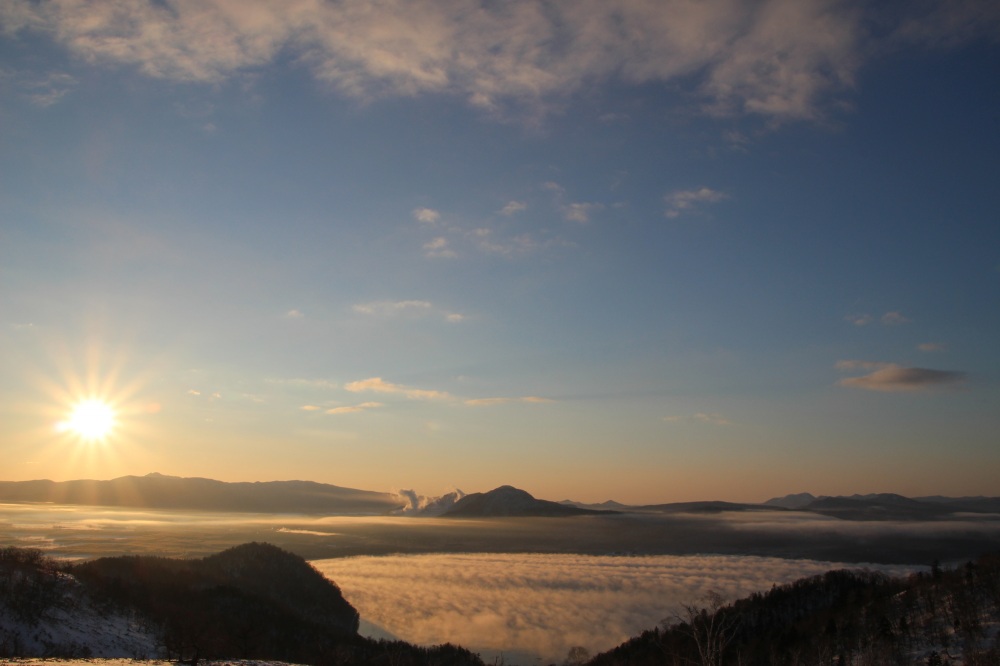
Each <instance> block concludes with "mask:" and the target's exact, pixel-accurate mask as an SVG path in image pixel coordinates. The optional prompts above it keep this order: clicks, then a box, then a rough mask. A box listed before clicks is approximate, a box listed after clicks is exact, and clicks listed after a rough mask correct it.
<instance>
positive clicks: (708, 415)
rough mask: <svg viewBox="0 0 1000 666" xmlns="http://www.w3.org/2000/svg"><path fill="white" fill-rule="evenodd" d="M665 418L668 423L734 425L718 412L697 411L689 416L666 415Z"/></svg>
mask: <svg viewBox="0 0 1000 666" xmlns="http://www.w3.org/2000/svg"><path fill="white" fill-rule="evenodd" d="M663 420H664V421H666V422H667V423H685V422H687V423H705V424H708V425H718V426H726V425H732V421H730V420H729V419H727V418H726V417H724V416H723V415H722V414H719V413H718V412H695V413H694V414H690V415H687V416H680V415H674V416H664V417H663Z"/></svg>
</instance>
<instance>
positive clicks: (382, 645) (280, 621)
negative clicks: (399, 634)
mask: <svg viewBox="0 0 1000 666" xmlns="http://www.w3.org/2000/svg"><path fill="white" fill-rule="evenodd" d="M81 628H83V629H85V630H86V631H87V633H86V634H82V633H81V631H80V629H81ZM136 628H139V629H136ZM357 629H358V613H357V611H355V610H354V608H353V607H352V606H351V605H350V604H349V603H348V602H347V601H346V600H345V599H344V598H343V596H342V595H341V593H340V589H339V588H338V587H337V586H336V585H335V584H333V583H332V582H331V581H329V580H328V579H326V578H325V577H324V576H323V575H322V574H320V573H319V572H318V571H316V569H314V568H313V567H312V566H311V565H310V564H309V563H307V562H306V561H305V560H303V559H301V558H299V557H298V556H296V555H293V554H291V553H288V552H285V551H283V550H281V549H279V548H277V547H275V546H271V545H269V544H261V543H250V544H244V545H242V546H237V547H235V548H231V549H229V550H226V551H223V552H221V553H218V554H216V555H212V556H210V557H206V558H203V559H200V560H173V559H167V558H160V557H113V558H101V559H98V560H94V561H91V562H83V563H78V564H70V565H65V564H63V565H60V564H57V563H55V562H54V561H52V560H49V559H47V558H45V557H43V556H42V555H41V553H40V552H39V551H32V550H24V549H17V548H2V549H0V658H6V657H41V656H60V657H76V658H79V657H102V656H123V655H122V654H121V650H122V649H123V648H124V649H126V650H128V651H129V652H130V654H128V655H127V656H134V657H143V658H151V657H159V658H163V657H166V658H167V659H174V660H178V661H187V662H189V663H192V664H196V663H197V662H198V661H199V660H200V659H227V660H228V659H246V660H273V661H284V662H289V663H299V664H345V665H353V664H358V665H361V664H386V665H388V664H400V665H402V666H431V665H432V664H433V665H439V664H442V665H443V664H455V665H456V666H482V661H481V660H480V659H479V658H478V657H477V656H476V655H474V654H472V653H471V652H469V651H468V650H465V649H463V648H460V647H455V646H451V645H443V646H437V647H431V648H424V647H417V646H413V645H409V644H407V643H404V642H402V641H374V640H371V639H367V638H363V637H361V636H359V635H358V634H357ZM67 637H73V638H72V639H69V638H67ZM144 641H145V643H144ZM150 650H151V651H152V653H150Z"/></svg>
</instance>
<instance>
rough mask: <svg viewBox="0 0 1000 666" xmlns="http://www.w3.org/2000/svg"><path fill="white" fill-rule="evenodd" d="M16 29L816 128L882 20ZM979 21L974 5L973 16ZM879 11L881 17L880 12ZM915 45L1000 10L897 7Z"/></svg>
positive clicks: (18, 18)
mask: <svg viewBox="0 0 1000 666" xmlns="http://www.w3.org/2000/svg"><path fill="white" fill-rule="evenodd" d="M0 7H2V8H0V27H2V28H3V29H4V30H5V31H6V32H17V31H20V30H36V31H40V32H45V33H47V34H49V35H52V36H53V38H54V39H55V40H56V41H57V42H58V43H60V44H61V45H63V46H64V47H65V48H67V49H68V50H69V51H70V52H71V53H73V54H75V55H76V56H77V57H79V58H81V59H83V60H85V61H87V62H90V63H110V64H115V65H121V64H125V65H131V66H134V67H136V68H137V69H138V70H139V71H140V72H142V73H143V74H145V75H146V76H150V77H154V78H163V79H170V80H175V81H185V82H198V83H217V82H220V81H222V80H224V79H227V78H230V77H233V76H235V75H237V74H240V73H243V72H246V71H249V70H252V69H253V68H259V67H262V66H265V65H268V64H270V63H272V62H274V61H275V60H276V59H277V58H278V57H279V55H280V54H282V53H288V54H291V55H292V56H293V57H294V59H295V61H296V62H298V63H302V64H304V65H306V66H308V67H309V68H310V69H311V71H312V73H313V75H314V76H315V77H316V78H317V79H318V80H319V81H322V82H324V83H327V84H329V85H330V86H332V87H334V88H336V89H337V90H339V91H341V92H342V93H343V94H346V95H349V96H351V97H355V98H359V99H365V100H367V99H373V98H377V97H381V96H413V95H418V94H426V93H444V94H451V95H455V96H459V97H461V98H464V99H465V100H467V102H468V103H469V104H471V105H473V106H476V107H479V108H482V109H484V110H487V111H490V112H503V111H504V110H505V108H507V107H509V106H510V105H511V104H514V105H518V106H521V107H525V106H527V107H533V108H535V109H545V108H547V107H551V106H553V105H555V106H558V105H560V104H563V103H565V99H566V98H567V97H568V96H570V95H572V94H574V93H576V92H578V91H580V90H583V89H585V88H588V87H591V86H593V84H594V83H595V82H598V83H600V82H608V81H615V80H617V81H621V82H624V83H626V84H633V85H638V84H648V83H679V84H684V85H688V86H690V88H691V90H690V92H692V93H694V96H695V99H698V100H700V108H701V110H702V111H703V112H705V113H709V114H717V115H718V114H753V115H759V116H763V117H767V118H772V119H813V118H817V117H820V116H822V115H823V109H824V108H826V107H827V106H828V104H829V102H830V98H831V97H834V98H835V97H837V96H840V95H842V94H843V93H845V92H847V91H849V90H850V88H851V86H852V85H853V82H854V78H855V73H856V71H857V70H858V69H859V68H860V66H861V64H862V61H863V57H862V56H863V55H867V54H871V53H875V52H877V49H873V48H871V47H870V45H869V44H868V42H870V41H873V40H875V39H876V38H875V37H873V36H872V35H870V34H868V33H866V26H867V25H868V24H869V23H870V22H871V21H870V20H869V19H870V18H871V17H870V16H867V15H866V14H865V12H863V11H860V10H858V9H857V8H855V7H854V6H853V5H845V4H844V3H840V2H835V1H833V0H810V1H806V0H764V1H762V2H755V3H746V2H742V1H740V0H713V1H711V2H702V3H693V4H692V3H690V2H684V1H681V0H668V1H662V2H653V1H651V0H639V1H637V2H629V1H626V0H601V1H598V0H556V1H554V2H543V1H542V0H525V1H523V2H518V3H516V4H511V3H496V4H494V3H474V4H472V5H470V3H468V2H465V1H464V0H436V1H434V2H430V1H427V0H383V1H381V2H377V3H373V2H369V0H342V1H340V2H322V1H320V0H244V1H243V2H239V3H234V2H231V1H229V0H199V1H194V0H168V1H167V2H157V1H154V0H131V1H129V2H115V3H88V2H84V1H83V0H63V1H61V2H40V3H36V2H30V1H29V0H9V1H8V2H6V3H4V4H3V5H2V6H0ZM970 7H971V8H978V12H972V11H971V10H970ZM871 11H875V10H874V9H873V10H871ZM898 12H900V13H901V14H902V15H901V16H894V17H891V24H892V25H902V26H903V29H905V34H903V30H900V31H899V32H900V33H901V34H903V36H901V37H897V38H893V37H892V36H890V37H889V38H882V37H880V38H879V39H882V40H884V41H886V42H889V43H895V44H897V45H898V46H897V48H902V47H903V46H906V45H912V44H917V45H923V44H934V45H941V44H943V43H945V42H947V43H949V44H955V43H961V42H963V41H967V40H970V39H974V38H976V37H977V36H979V35H982V34H987V32H988V30H990V28H991V26H995V25H996V23H997V16H996V14H997V12H996V11H995V10H993V9H990V8H988V7H986V5H985V3H974V2H954V3H947V6H945V5H940V6H939V7H938V9H936V10H935V11H934V12H930V13H923V14H921V13H920V11H919V8H916V9H909V8H908V6H907V7H904V8H902V9H899V10H898Z"/></svg>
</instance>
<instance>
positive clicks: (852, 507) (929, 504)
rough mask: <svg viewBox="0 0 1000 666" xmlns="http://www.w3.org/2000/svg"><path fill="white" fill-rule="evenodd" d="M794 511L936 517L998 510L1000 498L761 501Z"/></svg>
mask: <svg viewBox="0 0 1000 666" xmlns="http://www.w3.org/2000/svg"><path fill="white" fill-rule="evenodd" d="M764 505H765V506H769V507H782V508H786V509H792V510H796V511H811V512H814V513H819V514H823V515H827V516H834V517H837V518H841V519H843V520H936V519H940V518H947V517H949V516H951V515H952V514H955V513H962V512H965V513H1000V497H943V496H941V495H935V496H932V497H916V498H912V497H904V496H903V495H897V494H895V493H869V494H867V495H858V494H855V495H850V496H843V495H841V496H837V497H830V496H827V495H822V496H820V497H815V496H813V495H812V494H810V493H798V494H795V495H785V496H784V497H775V498H772V499H769V500H767V502H765V503H764Z"/></svg>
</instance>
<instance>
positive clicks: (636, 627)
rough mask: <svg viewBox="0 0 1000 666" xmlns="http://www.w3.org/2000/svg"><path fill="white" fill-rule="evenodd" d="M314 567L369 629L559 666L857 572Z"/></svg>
mask: <svg viewBox="0 0 1000 666" xmlns="http://www.w3.org/2000/svg"><path fill="white" fill-rule="evenodd" d="M313 564H314V565H315V566H316V567H317V568H318V569H319V570H320V571H322V572H323V573H324V574H325V575H326V576H327V577H329V578H331V579H332V580H333V581H335V582H336V583H337V585H339V586H340V587H341V589H342V590H343V592H344V596H345V597H346V598H347V599H348V600H349V601H350V602H351V603H352V604H353V605H354V606H355V607H356V608H357V609H358V611H359V612H360V613H361V617H362V620H363V621H365V620H366V621H368V622H370V623H373V624H375V625H377V626H378V627H381V628H382V629H384V630H386V631H387V632H389V633H391V634H393V635H395V636H398V637H399V638H402V639H404V640H407V641H412V642H416V643H421V644H428V645H431V644H439V643H445V642H451V643H458V644H460V645H463V646H465V647H468V648H470V649H472V650H476V651H479V650H489V651H495V650H501V651H504V652H505V654H506V655H508V657H509V655H510V654H511V653H517V654H522V653H533V654H535V655H540V656H542V657H543V658H544V659H551V660H561V659H562V658H563V657H565V656H566V653H567V651H568V650H569V648H570V647H573V646H577V645H579V646H583V647H585V648H587V649H588V650H589V651H590V652H591V653H596V652H598V651H603V650H607V649H609V648H611V647H614V646H615V645H617V644H619V643H621V642H622V641H624V640H626V639H627V638H629V637H631V636H634V635H636V634H638V633H639V632H641V631H643V630H644V629H650V628H652V627H654V626H655V625H657V624H658V623H659V622H660V621H661V620H663V619H665V618H668V617H671V616H672V615H673V614H675V613H676V612H677V611H678V609H679V608H680V605H681V604H686V603H694V602H698V601H699V600H700V599H701V598H703V597H704V596H705V594H706V593H707V592H709V591H711V590H715V591H718V592H719V593H721V594H722V595H723V596H724V597H725V598H726V599H728V600H733V599H736V598H739V597H742V596H745V595H747V594H749V593H751V592H754V591H758V590H767V589H769V588H770V587H771V585H772V584H774V583H783V582H789V581H792V580H795V579H797V578H801V577H803V576H809V575H813V574H818V573H823V572H825V571H828V570H830V569H837V568H845V567H846V568H857V567H856V566H855V565H843V564H837V563H832V562H819V561H815V560H783V559H778V558H765V557H743V556H685V557H678V556H649V557H617V556H586V555H539V554H461V555H460V554H442V555H410V556H388V557H352V558H340V559H332V560H319V561H315V562H313ZM877 568H878V569H880V570H882V571H887V572H889V573H902V572H904V571H910V570H912V569H913V568H912V567H911V568H905V567H877ZM508 661H509V659H508Z"/></svg>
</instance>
